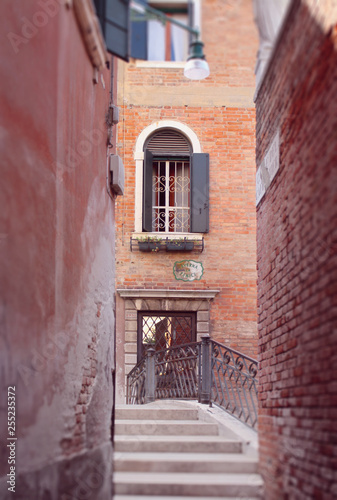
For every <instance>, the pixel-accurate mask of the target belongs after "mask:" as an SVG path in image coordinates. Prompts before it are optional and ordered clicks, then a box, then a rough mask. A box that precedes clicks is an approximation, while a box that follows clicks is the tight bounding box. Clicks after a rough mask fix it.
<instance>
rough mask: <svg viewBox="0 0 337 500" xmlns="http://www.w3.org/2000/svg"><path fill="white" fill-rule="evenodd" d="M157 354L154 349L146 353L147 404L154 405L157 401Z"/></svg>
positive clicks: (151, 348)
mask: <svg viewBox="0 0 337 500" xmlns="http://www.w3.org/2000/svg"><path fill="white" fill-rule="evenodd" d="M155 352H156V351H155V350H154V349H153V347H150V348H149V349H148V350H147V352H146V376H145V403H152V402H153V401H154V400H155V392H156V384H155V380H156V379H155V363H154V361H155V359H154V354H155Z"/></svg>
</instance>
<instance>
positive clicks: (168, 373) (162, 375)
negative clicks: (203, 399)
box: [154, 342, 200, 399]
mask: <svg viewBox="0 0 337 500" xmlns="http://www.w3.org/2000/svg"><path fill="white" fill-rule="evenodd" d="M199 349H200V344H199V343H197V342H193V343H190V344H185V345H179V346H176V347H171V348H169V349H165V350H163V351H157V352H156V353H155V355H154V356H155V375H156V388H155V398H156V399H197V398H198V387H199V383H198V374H199V360H200V356H199Z"/></svg>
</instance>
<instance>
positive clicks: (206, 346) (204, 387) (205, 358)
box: [200, 335, 211, 404]
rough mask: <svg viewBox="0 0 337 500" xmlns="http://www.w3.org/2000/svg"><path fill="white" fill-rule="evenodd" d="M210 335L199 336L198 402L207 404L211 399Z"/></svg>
mask: <svg viewBox="0 0 337 500" xmlns="http://www.w3.org/2000/svg"><path fill="white" fill-rule="evenodd" d="M210 346H211V337H210V336H209V335H203V336H202V337H201V356H202V361H201V370H202V371H201V394H200V403H203V404H209V403H210V400H211V362H210V361H211V360H210V354H211V353H210Z"/></svg>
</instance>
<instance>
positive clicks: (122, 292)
mask: <svg viewBox="0 0 337 500" xmlns="http://www.w3.org/2000/svg"><path fill="white" fill-rule="evenodd" d="M116 291H117V293H118V295H119V296H120V298H121V299H123V301H124V322H122V321H121V322H118V323H119V324H120V325H121V326H122V323H124V329H123V330H124V331H121V330H122V328H120V331H117V343H118V344H121V343H122V344H123V347H124V356H123V358H124V366H123V367H119V369H118V371H119V372H121V371H122V372H123V373H124V379H125V383H124V390H123V391H122V393H124V395H125V387H126V377H127V374H128V373H129V372H130V371H131V370H132V368H133V367H134V366H135V364H136V363H137V326H138V311H142V312H143V311H158V312H159V311H163V312H183V311H186V312H196V333H197V341H200V340H201V336H202V335H206V334H209V335H211V328H210V304H211V301H212V300H213V299H214V298H215V296H216V295H217V294H218V293H219V290H153V289H152V290H146V289H142V290H138V289H117V290H116ZM120 319H121V318H120ZM119 359H120V360H121V357H119ZM121 368H123V369H122V370H121ZM120 389H121V388H120ZM124 397H125V396H124Z"/></svg>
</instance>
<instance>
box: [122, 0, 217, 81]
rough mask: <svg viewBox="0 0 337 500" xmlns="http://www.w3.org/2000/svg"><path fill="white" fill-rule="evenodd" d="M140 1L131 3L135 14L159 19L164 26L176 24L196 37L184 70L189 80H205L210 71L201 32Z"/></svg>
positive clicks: (134, 0) (190, 47)
mask: <svg viewBox="0 0 337 500" xmlns="http://www.w3.org/2000/svg"><path fill="white" fill-rule="evenodd" d="M140 1H141V0H133V1H132V2H131V7H132V9H133V10H134V11H135V12H137V13H139V14H141V15H142V16H145V18H147V19H157V20H159V21H161V22H162V23H163V24H166V23H171V24H175V25H176V26H179V28H182V29H184V30H186V31H188V32H189V33H191V34H192V35H193V36H194V38H195V39H194V40H193V41H192V42H190V45H189V55H188V58H187V62H186V65H185V68H184V76H185V77H186V78H189V79H190V80H203V79H204V78H207V77H208V75H209V73H210V71H209V66H208V63H207V61H206V58H205V55H204V52H203V46H204V44H203V43H202V41H201V40H199V36H200V32H199V30H197V29H195V28H191V27H190V26H187V25H186V24H184V23H181V22H180V21H177V20H176V19H173V18H172V17H169V16H167V15H166V14H164V12H161V11H160V10H157V9H154V8H153V7H150V6H149V5H145V4H143V3H139V2H140ZM143 19H144V17H142V18H140V19H137V18H134V19H133V20H135V21H136V20H143Z"/></svg>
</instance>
